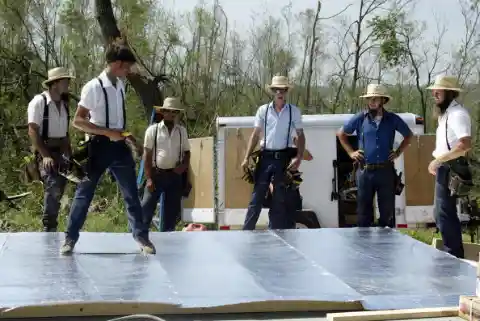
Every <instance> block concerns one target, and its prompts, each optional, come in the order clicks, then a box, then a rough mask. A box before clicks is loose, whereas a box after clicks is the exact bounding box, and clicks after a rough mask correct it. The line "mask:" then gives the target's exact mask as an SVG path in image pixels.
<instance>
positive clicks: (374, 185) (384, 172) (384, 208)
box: [356, 166, 395, 228]
mask: <svg viewBox="0 0 480 321" xmlns="http://www.w3.org/2000/svg"><path fill="white" fill-rule="evenodd" d="M356 178H357V187H358V191H357V219H358V221H357V224H358V227H371V226H373V223H374V211H373V208H374V196H375V193H376V194H377V200H378V210H379V212H380V218H379V220H378V225H379V226H381V227H386V226H388V227H391V228H393V227H395V169H394V168H393V166H386V167H382V168H377V169H359V170H358V171H357V177H356Z"/></svg>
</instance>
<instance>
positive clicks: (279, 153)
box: [261, 150, 288, 160]
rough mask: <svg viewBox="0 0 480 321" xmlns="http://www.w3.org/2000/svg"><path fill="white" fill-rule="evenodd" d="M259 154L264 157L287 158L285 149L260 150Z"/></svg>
mask: <svg viewBox="0 0 480 321" xmlns="http://www.w3.org/2000/svg"><path fill="white" fill-rule="evenodd" d="M261 155H262V156H263V157H266V158H273V159H277V160H279V159H284V158H287V156H288V155H287V150H262V153H261Z"/></svg>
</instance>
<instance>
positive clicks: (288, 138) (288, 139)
mask: <svg viewBox="0 0 480 321" xmlns="http://www.w3.org/2000/svg"><path fill="white" fill-rule="evenodd" d="M287 106H288V113H289V119H288V131H287V146H286V147H285V148H288V143H289V142H290V134H291V133H290V131H291V130H292V106H290V104H287ZM269 108H270V105H267V110H266V111H265V122H264V123H265V124H264V127H265V130H264V134H263V136H264V137H265V138H264V139H265V146H267V117H268V109H269ZM264 148H265V147H264Z"/></svg>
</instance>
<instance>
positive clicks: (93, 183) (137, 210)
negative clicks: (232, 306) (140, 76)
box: [61, 44, 155, 254]
mask: <svg viewBox="0 0 480 321" xmlns="http://www.w3.org/2000/svg"><path fill="white" fill-rule="evenodd" d="M105 56H106V62H107V67H106V69H105V70H104V71H103V72H102V73H101V74H100V75H99V76H98V77H96V78H94V79H92V80H90V81H89V82H88V83H86V84H85V86H84V87H83V88H82V92H81V96H80V102H79V104H78V108H77V111H76V114H75V118H74V120H73V125H74V126H75V127H76V128H77V129H79V130H81V131H83V132H85V133H87V134H89V135H91V137H90V139H89V142H88V144H89V146H88V148H89V160H88V178H89V179H88V180H86V181H84V182H81V183H80V184H78V186H77V190H76V192H75V197H74V200H73V203H72V206H71V209H70V215H69V219H68V227H67V231H66V237H65V243H64V244H63V246H62V248H61V252H62V253H63V254H69V253H71V252H72V251H73V248H74V247H75V244H76V243H77V241H78V239H79V236H80V234H79V233H80V230H81V229H82V227H83V224H84V223H85V219H86V218H87V212H88V208H89V207H90V203H91V201H92V198H93V196H94V194H95V190H96V188H97V184H98V181H99V180H100V177H102V175H103V173H104V172H105V171H106V170H107V169H109V170H110V172H111V173H112V174H113V176H114V177H115V180H116V182H117V184H118V185H119V187H120V190H121V192H122V195H123V198H124V200H125V205H126V208H127V213H128V220H129V226H131V228H132V232H133V237H134V239H135V240H136V241H137V243H138V244H139V245H140V247H141V249H142V251H144V252H145V253H151V254H154V253H155V247H154V246H153V244H152V243H151V242H150V240H149V238H148V227H147V226H145V225H144V224H143V214H142V207H141V205H140V200H139V198H138V189H137V184H136V174H135V161H134V160H133V156H132V153H131V151H130V149H129V147H128V146H127V143H126V141H129V142H130V143H132V144H136V142H135V139H134V138H133V136H128V135H125V128H126V111H125V84H124V82H123V80H122V78H124V77H126V76H127V75H128V74H129V73H130V68H131V67H132V66H133V65H134V64H135V62H136V58H135V55H134V54H133V52H132V51H131V50H130V49H129V48H128V47H127V46H126V45H123V44H112V45H111V46H110V47H109V48H108V49H107V50H106V55H105ZM126 136H127V137H126Z"/></svg>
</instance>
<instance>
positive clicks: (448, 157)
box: [436, 146, 467, 163]
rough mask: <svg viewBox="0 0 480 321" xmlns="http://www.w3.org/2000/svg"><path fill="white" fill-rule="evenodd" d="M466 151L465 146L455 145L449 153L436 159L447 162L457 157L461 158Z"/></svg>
mask: <svg viewBox="0 0 480 321" xmlns="http://www.w3.org/2000/svg"><path fill="white" fill-rule="evenodd" d="M466 153H467V151H466V150H464V149H463V148H459V147H458V146H455V147H454V148H452V149H451V150H450V151H449V152H448V153H446V154H443V155H442V156H440V157H438V158H436V160H437V161H438V162H440V163H445V162H448V161H450V160H452V159H456V158H459V157H461V156H465V154H466Z"/></svg>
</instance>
